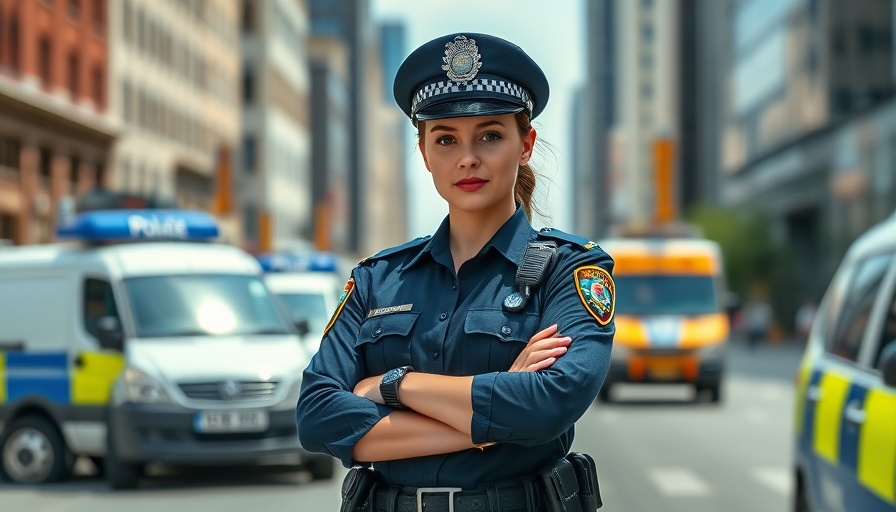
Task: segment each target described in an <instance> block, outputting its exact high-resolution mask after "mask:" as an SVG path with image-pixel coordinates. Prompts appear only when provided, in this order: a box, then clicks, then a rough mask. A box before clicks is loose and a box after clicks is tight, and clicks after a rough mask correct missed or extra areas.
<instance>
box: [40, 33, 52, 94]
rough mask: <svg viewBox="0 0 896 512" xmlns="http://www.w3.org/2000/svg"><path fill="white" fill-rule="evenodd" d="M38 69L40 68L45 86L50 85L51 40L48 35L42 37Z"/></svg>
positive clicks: (41, 78)
mask: <svg viewBox="0 0 896 512" xmlns="http://www.w3.org/2000/svg"><path fill="white" fill-rule="evenodd" d="M38 69H39V70H40V80H41V82H42V83H43V85H44V87H45V88H49V87H50V78H52V77H51V76H50V40H49V39H48V38H46V37H43V38H41V40H40V44H39V45H38Z"/></svg>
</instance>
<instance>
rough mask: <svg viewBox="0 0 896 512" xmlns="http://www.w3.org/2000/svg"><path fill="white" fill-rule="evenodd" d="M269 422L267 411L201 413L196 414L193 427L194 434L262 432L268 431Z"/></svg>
mask: <svg viewBox="0 0 896 512" xmlns="http://www.w3.org/2000/svg"><path fill="white" fill-rule="evenodd" d="M269 423H270V420H269V418H268V413H267V411H262V410H252V409H248V410H235V411H202V412H200V413H197V414H196V418H195V419H194V420H193V426H194V427H195V428H196V432H202V433H217V432H263V431H265V430H267V429H268V425H269Z"/></svg>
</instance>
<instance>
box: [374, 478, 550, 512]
mask: <svg viewBox="0 0 896 512" xmlns="http://www.w3.org/2000/svg"><path fill="white" fill-rule="evenodd" d="M540 503H541V492H540V491H539V489H538V484H536V483H535V482H533V481H529V480H520V481H519V482H515V483H512V484H496V485H490V486H486V487H484V488H481V489H471V490H461V489H460V488H457V487H417V488H409V487H396V486H391V487H390V486H383V487H380V488H378V489H377V491H376V494H375V498H374V503H373V505H374V506H373V511H374V512H526V511H528V510H538V509H539V508H538V507H539V504H540Z"/></svg>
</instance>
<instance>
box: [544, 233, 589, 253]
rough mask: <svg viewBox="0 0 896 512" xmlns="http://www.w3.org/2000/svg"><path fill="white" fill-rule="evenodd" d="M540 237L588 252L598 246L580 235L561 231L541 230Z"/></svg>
mask: <svg viewBox="0 0 896 512" xmlns="http://www.w3.org/2000/svg"><path fill="white" fill-rule="evenodd" d="M538 236H539V237H541V238H550V239H553V240H559V241H561V242H566V243H568V244H572V245H575V246H578V247H581V248H582V249H584V250H586V251H590V250H591V249H593V248H595V247H597V244H596V243H594V242H592V241H591V240H588V239H587V238H585V237H583V236H579V235H573V234H571V233H567V232H565V231H560V230H559V229H554V228H541V230H540V231H539V232H538Z"/></svg>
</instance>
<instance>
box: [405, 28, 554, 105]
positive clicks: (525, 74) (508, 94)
mask: <svg viewBox="0 0 896 512" xmlns="http://www.w3.org/2000/svg"><path fill="white" fill-rule="evenodd" d="M392 93H393V95H394V96H395V101H396V102H398V106H399V107H401V110H402V111H404V113H405V114H406V115H407V116H408V117H409V118H410V119H411V121H413V122H415V123H416V122H417V121H427V120H431V119H444V118H447V117H466V116H490V115H500V114H516V113H518V112H523V111H526V113H528V114H529V118H530V119H534V118H535V116H537V115H538V114H540V113H541V111H542V110H544V106H545V104H546V103H547V101H548V95H549V87H548V80H547V78H546V77H545V76H544V72H543V71H542V70H541V68H540V67H538V64H536V63H535V61H534V60H532V58H531V57H529V56H528V55H526V52H524V51H523V50H522V49H521V48H520V47H519V46H517V45H515V44H513V43H511V42H509V41H505V40H504V39H501V38H498V37H495V36H490V35H487V34H476V33H468V32H465V33H458V34H450V35H446V36H442V37H439V38H436V39H433V40H432V41H429V42H428V43H426V44H424V45H423V46H421V47H419V48H417V49H416V50H414V51H413V52H412V53H411V54H410V55H408V57H407V58H406V59H405V60H404V62H403V63H402V64H401V66H400V67H399V68H398V73H397V74H396V75H395V84H394V86H393V89H392Z"/></svg>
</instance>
